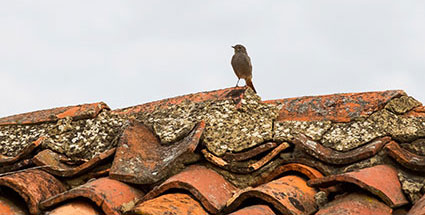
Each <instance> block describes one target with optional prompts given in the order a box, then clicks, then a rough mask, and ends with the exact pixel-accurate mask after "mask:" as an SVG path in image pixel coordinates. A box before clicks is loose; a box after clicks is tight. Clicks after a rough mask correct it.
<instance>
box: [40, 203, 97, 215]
mask: <svg viewBox="0 0 425 215" xmlns="http://www.w3.org/2000/svg"><path fill="white" fill-rule="evenodd" d="M47 214H48V215H104V213H103V212H102V211H101V210H99V209H98V208H97V206H94V205H92V204H91V203H90V202H88V201H84V200H75V201H71V202H68V203H66V204H64V205H61V206H59V207H57V208H55V209H53V210H52V211H49V212H47Z"/></svg>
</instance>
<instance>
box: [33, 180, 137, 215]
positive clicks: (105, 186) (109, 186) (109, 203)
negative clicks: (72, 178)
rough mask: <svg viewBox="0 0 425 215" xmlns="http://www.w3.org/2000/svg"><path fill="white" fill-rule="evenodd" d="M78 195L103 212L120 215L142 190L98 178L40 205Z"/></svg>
mask: <svg viewBox="0 0 425 215" xmlns="http://www.w3.org/2000/svg"><path fill="white" fill-rule="evenodd" d="M80 197H83V198H87V199H89V200H91V201H92V202H94V203H95V204H96V205H97V206H98V207H99V208H101V209H102V210H103V212H104V213H105V214H111V215H120V214H121V213H123V212H125V211H128V210H130V209H131V208H132V206H134V205H135V204H136V203H137V202H138V201H139V200H140V199H141V198H142V197H143V192H141V191H139V190H137V189H135V188H133V187H131V186H129V185H127V184H125V183H122V182H120V181H117V180H113V179H109V178H99V179H96V180H94V181H91V182H88V183H86V184H83V185H81V186H79V187H76V188H74V189H71V190H69V191H66V192H64V193H61V194H59V195H56V196H54V197H52V198H50V199H47V200H46V201H43V202H41V204H40V205H41V207H42V208H43V209H46V208H50V207H52V206H55V205H58V204H60V203H63V202H65V201H68V200H71V199H76V198H80ZM130 206H131V207H130Z"/></svg>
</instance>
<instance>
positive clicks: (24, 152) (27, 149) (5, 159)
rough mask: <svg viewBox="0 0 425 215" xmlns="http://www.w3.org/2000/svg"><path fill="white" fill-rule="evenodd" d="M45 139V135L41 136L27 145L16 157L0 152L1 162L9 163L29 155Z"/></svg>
mask: <svg viewBox="0 0 425 215" xmlns="http://www.w3.org/2000/svg"><path fill="white" fill-rule="evenodd" d="M44 139H45V137H40V138H38V140H36V141H33V142H32V143H30V144H28V145H27V146H25V148H24V149H23V150H22V151H20V152H19V153H18V154H17V155H16V156H14V157H8V156H4V155H1V154H0V164H9V163H15V162H17V161H19V160H21V159H22V158H25V157H27V156H28V155H29V154H30V153H31V152H33V151H34V149H36V148H37V147H38V146H39V145H40V144H41V143H42V142H43V140H44Z"/></svg>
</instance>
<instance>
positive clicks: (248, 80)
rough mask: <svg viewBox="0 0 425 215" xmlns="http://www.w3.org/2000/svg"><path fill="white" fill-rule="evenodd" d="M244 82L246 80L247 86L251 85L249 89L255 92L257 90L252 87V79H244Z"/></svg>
mask: <svg viewBox="0 0 425 215" xmlns="http://www.w3.org/2000/svg"><path fill="white" fill-rule="evenodd" d="M245 82H246V85H247V86H248V87H251V89H252V90H254V92H255V93H257V91H256V90H255V88H254V85H253V84H252V80H251V79H246V80H245Z"/></svg>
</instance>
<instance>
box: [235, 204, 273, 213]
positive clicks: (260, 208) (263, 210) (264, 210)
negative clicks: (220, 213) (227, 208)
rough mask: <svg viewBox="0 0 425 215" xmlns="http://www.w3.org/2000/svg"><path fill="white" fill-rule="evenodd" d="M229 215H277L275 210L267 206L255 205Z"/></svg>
mask: <svg viewBox="0 0 425 215" xmlns="http://www.w3.org/2000/svg"><path fill="white" fill-rule="evenodd" d="M229 215H276V214H275V213H274V212H273V210H272V209H271V208H270V207H269V206H267V205H253V206H249V207H245V208H242V209H240V210H238V211H235V212H233V213H230V214H229Z"/></svg>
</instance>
